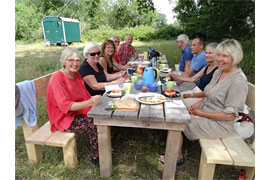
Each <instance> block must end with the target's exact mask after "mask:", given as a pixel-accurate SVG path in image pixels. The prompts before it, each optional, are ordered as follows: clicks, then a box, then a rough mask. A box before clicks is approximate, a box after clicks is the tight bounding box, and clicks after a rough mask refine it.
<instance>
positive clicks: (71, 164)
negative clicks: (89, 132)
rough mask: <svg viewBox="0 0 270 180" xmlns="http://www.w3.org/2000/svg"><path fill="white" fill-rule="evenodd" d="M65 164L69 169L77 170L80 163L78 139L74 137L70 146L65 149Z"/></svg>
mask: <svg viewBox="0 0 270 180" xmlns="http://www.w3.org/2000/svg"><path fill="white" fill-rule="evenodd" d="M63 154H64V162H65V166H66V167H67V168H70V169H72V168H75V166H76V165H77V163H78V158H77V146H76V138H75V137H74V138H73V139H72V140H71V142H70V143H69V144H67V145H66V146H65V147H63Z"/></svg>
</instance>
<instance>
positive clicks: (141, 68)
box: [137, 67, 144, 75]
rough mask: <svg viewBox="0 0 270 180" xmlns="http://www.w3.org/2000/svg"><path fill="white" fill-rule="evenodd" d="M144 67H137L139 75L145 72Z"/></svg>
mask: <svg viewBox="0 0 270 180" xmlns="http://www.w3.org/2000/svg"><path fill="white" fill-rule="evenodd" d="M143 68H144V67H138V68H137V70H138V74H139V75H142V74H143Z"/></svg>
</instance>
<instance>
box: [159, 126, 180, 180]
mask: <svg viewBox="0 0 270 180" xmlns="http://www.w3.org/2000/svg"><path fill="white" fill-rule="evenodd" d="M180 137H181V131H172V130H169V131H168V135H167V143H166V152H165V163H164V167H163V177H162V179H163V180H167V179H168V180H171V179H174V176H175V170H176V161H177V154H178V148H179V144H180Z"/></svg>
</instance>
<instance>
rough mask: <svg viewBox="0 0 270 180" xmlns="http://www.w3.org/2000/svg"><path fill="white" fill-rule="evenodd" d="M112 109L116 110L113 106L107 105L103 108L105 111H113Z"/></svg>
mask: <svg viewBox="0 0 270 180" xmlns="http://www.w3.org/2000/svg"><path fill="white" fill-rule="evenodd" d="M113 110H116V108H115V107H108V108H105V111H113Z"/></svg>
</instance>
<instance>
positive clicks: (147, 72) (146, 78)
mask: <svg viewBox="0 0 270 180" xmlns="http://www.w3.org/2000/svg"><path fill="white" fill-rule="evenodd" d="M154 71H155V73H154ZM156 78H157V71H156V70H155V69H153V68H152V67H145V68H144V71H143V76H142V81H143V84H144V85H145V86H147V84H152V83H154V82H155V79H156Z"/></svg>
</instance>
